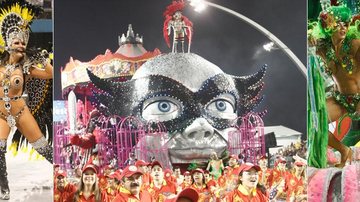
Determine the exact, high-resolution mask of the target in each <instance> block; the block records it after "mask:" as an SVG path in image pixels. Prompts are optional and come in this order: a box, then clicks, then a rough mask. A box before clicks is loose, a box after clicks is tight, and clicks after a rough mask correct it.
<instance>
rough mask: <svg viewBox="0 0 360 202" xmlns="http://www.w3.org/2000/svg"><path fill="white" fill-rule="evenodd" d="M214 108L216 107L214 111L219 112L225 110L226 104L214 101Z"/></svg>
mask: <svg viewBox="0 0 360 202" xmlns="http://www.w3.org/2000/svg"><path fill="white" fill-rule="evenodd" d="M215 106H216V109H218V110H219V111H221V112H223V111H225V110H226V103H225V101H224V100H218V101H215Z"/></svg>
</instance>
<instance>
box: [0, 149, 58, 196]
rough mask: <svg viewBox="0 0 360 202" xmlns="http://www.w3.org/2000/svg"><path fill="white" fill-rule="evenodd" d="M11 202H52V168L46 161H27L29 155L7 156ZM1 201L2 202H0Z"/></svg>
mask: <svg viewBox="0 0 360 202" xmlns="http://www.w3.org/2000/svg"><path fill="white" fill-rule="evenodd" d="M7 167H8V178H9V186H10V201H11V202H22V201H26V202H42V201H44V202H51V201H53V195H52V192H53V174H52V172H53V166H52V164H50V163H49V162H48V161H46V160H29V155H28V154H24V153H19V154H18V155H17V156H16V157H13V156H11V155H10V154H9V152H8V154H7ZM0 201H2V200H0Z"/></svg>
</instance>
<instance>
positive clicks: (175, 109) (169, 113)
mask: <svg viewBox="0 0 360 202" xmlns="http://www.w3.org/2000/svg"><path fill="white" fill-rule="evenodd" d="M170 100H171V101H170ZM181 109H182V107H181V104H180V102H178V101H176V100H175V99H171V98H168V97H160V98H159V97H157V98H150V99H149V100H147V101H145V102H144V106H143V110H142V117H143V118H144V119H145V120H158V121H167V120H171V119H174V118H176V117H177V116H179V114H180V113H181Z"/></svg>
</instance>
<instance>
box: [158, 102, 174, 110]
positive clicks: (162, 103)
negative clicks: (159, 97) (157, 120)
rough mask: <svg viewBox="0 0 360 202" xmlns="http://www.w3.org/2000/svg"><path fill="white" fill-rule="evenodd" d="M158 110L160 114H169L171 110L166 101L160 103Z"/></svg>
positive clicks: (169, 104)
mask: <svg viewBox="0 0 360 202" xmlns="http://www.w3.org/2000/svg"><path fill="white" fill-rule="evenodd" d="M158 108H159V110H160V111H161V112H169V111H170V109H171V103H170V102H168V101H160V102H159V104H158Z"/></svg>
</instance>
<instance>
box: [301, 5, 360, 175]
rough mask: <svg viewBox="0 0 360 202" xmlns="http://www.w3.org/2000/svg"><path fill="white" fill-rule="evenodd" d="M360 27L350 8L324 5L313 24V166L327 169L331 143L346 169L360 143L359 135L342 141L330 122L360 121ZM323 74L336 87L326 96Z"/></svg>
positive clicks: (310, 118)
mask: <svg viewBox="0 0 360 202" xmlns="http://www.w3.org/2000/svg"><path fill="white" fill-rule="evenodd" d="M323 6H324V5H323ZM359 24H360V21H359V20H357V19H356V18H355V17H354V18H353V16H352V13H351V9H350V8H348V7H346V6H343V5H340V6H339V5H338V6H324V7H323V11H322V12H321V13H320V15H319V20H318V21H317V22H314V23H312V24H311V25H310V29H309V46H310V47H316V51H315V50H310V51H309V53H310V57H309V69H308V71H309V72H308V74H309V75H308V76H309V108H310V109H311V110H310V111H309V116H308V117H309V121H308V123H309V124H308V134H309V145H310V147H309V157H308V162H309V165H310V166H314V167H317V168H324V167H326V164H327V161H326V145H327V143H328V145H329V146H331V147H332V148H334V149H336V150H337V151H339V152H340V154H341V161H340V163H339V164H337V165H336V167H344V166H345V163H346V162H347V161H348V160H351V159H352V150H351V149H350V146H353V145H355V144H356V143H357V142H358V141H359V140H360V135H359V134H356V133H349V134H348V135H347V136H346V137H345V138H344V139H343V140H342V142H340V141H339V140H338V139H337V138H336V137H335V136H334V134H333V133H331V132H330V131H329V130H328V121H330V122H333V121H336V120H340V124H341V120H342V119H343V118H344V117H345V116H349V117H351V118H352V119H353V120H359V118H360V114H359V113H360V32H359ZM315 54H316V55H318V56H319V58H320V60H319V59H318V58H317V57H316V56H315ZM324 73H326V74H327V76H329V77H331V78H332V79H333V81H334V82H335V84H336V85H335V86H334V88H333V89H332V90H331V92H329V93H328V94H327V96H326V95H325V90H324V89H325V86H324V85H325V84H324V77H326V75H325V74H324ZM327 134H328V135H327ZM314 145H316V147H313V146H314ZM318 146H319V147H318ZM319 148H321V149H319Z"/></svg>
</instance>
